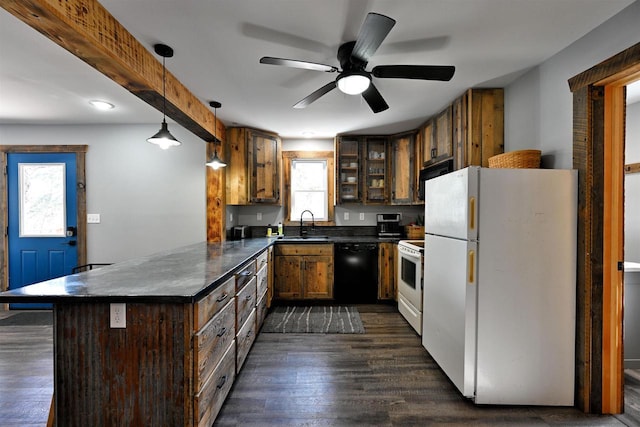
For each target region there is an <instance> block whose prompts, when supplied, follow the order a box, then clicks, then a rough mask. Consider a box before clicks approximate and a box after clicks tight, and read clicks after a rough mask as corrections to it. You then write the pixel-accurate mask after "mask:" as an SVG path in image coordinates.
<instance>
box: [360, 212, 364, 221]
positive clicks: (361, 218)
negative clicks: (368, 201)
mask: <svg viewBox="0 0 640 427" xmlns="http://www.w3.org/2000/svg"><path fill="white" fill-rule="evenodd" d="M360 221H364V212H360Z"/></svg>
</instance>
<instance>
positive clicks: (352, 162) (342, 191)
mask: <svg viewBox="0 0 640 427" xmlns="http://www.w3.org/2000/svg"><path fill="white" fill-rule="evenodd" d="M335 151H336V159H337V161H338V163H337V165H336V167H337V169H338V173H337V174H336V180H337V181H338V185H337V186H336V187H337V189H338V194H337V202H338V204H342V203H362V191H361V186H360V153H361V149H360V139H359V138H358V137H339V138H337V139H336V144H335Z"/></svg>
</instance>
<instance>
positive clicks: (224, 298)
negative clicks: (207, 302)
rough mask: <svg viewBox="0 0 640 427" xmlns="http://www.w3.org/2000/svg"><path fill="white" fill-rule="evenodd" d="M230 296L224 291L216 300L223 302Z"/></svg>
mask: <svg viewBox="0 0 640 427" xmlns="http://www.w3.org/2000/svg"><path fill="white" fill-rule="evenodd" d="M228 297H229V294H226V293H224V294H222V296H220V297H219V298H218V299H217V300H216V301H217V302H222V301H224V300H226V299H227V298H228Z"/></svg>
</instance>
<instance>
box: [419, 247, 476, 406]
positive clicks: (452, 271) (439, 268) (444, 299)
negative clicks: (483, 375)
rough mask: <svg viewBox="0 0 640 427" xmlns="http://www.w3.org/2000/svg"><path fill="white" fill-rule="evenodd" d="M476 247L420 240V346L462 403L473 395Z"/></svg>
mask: <svg viewBox="0 0 640 427" xmlns="http://www.w3.org/2000/svg"><path fill="white" fill-rule="evenodd" d="M477 247H478V246H477V243H476V242H468V241H464V240H457V239H451V238H445V237H441V236H432V235H427V236H426V238H425V254H424V295H423V297H424V300H423V310H422V319H423V323H422V345H423V346H424V347H425V348H426V349H427V351H428V352H429V354H431V356H432V357H433V358H434V359H435V361H436V362H437V363H438V365H440V367H441V368H442V370H443V371H444V372H445V373H446V374H447V376H448V377H449V379H450V380H451V381H452V382H453V383H454V384H455V385H456V387H457V388H458V390H460V392H461V393H462V394H463V395H464V396H466V397H473V396H474V395H475V370H476V369H475V368H476V365H475V363H476V357H475V348H476V333H475V332H476V295H477V293H476V292H477V283H476V281H477Z"/></svg>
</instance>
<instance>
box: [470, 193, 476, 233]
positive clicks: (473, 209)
mask: <svg viewBox="0 0 640 427" xmlns="http://www.w3.org/2000/svg"><path fill="white" fill-rule="evenodd" d="M469 228H470V229H472V230H475V228H476V198H475V197H469Z"/></svg>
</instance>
